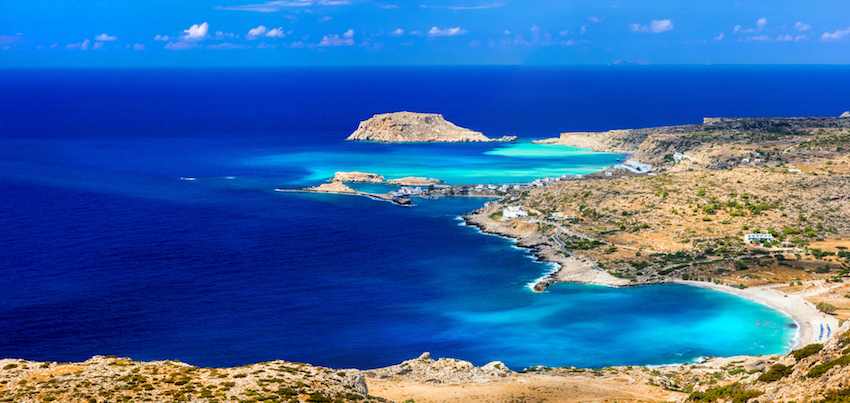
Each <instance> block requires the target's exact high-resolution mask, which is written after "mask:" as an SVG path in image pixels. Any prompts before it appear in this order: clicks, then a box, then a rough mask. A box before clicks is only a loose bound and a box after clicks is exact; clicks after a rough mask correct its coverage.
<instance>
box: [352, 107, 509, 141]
mask: <svg viewBox="0 0 850 403" xmlns="http://www.w3.org/2000/svg"><path fill="white" fill-rule="evenodd" d="M516 139H517V138H516V136H504V137H502V138H500V139H491V138H489V137H487V136H485V135H484V134H482V133H480V132H476V131H473V130H469V129H465V128H463V127H459V126H457V125H455V124H454V123H451V122H449V121H447V120H446V119H445V118H443V115H440V114H437V113H414V112H395V113H383V114H379V115H375V116H373V117H372V118H370V119H368V120H365V121H363V122H360V126H358V127H357V130H355V131H354V133H352V134H351V135H350V136H348V138H347V139H346V140H368V141H379V142H387V143H405V142H444V143H464V142H487V141H514V140H516Z"/></svg>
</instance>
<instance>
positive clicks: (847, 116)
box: [839, 111, 850, 118]
mask: <svg viewBox="0 0 850 403" xmlns="http://www.w3.org/2000/svg"><path fill="white" fill-rule="evenodd" d="M839 118H850V111H846V112H844V113H842V114H841V116H839Z"/></svg>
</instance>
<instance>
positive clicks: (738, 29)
mask: <svg viewBox="0 0 850 403" xmlns="http://www.w3.org/2000/svg"><path fill="white" fill-rule="evenodd" d="M741 28H742V27H741V26H740V25H735V29H733V30H732V33H733V34H734V33H736V32H738V31H740V30H741Z"/></svg>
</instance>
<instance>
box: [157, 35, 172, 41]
mask: <svg viewBox="0 0 850 403" xmlns="http://www.w3.org/2000/svg"><path fill="white" fill-rule="evenodd" d="M171 39H172V38H171V37H170V36H168V35H157V36H155V37H154V38H153V40H155V41H170V40H171Z"/></svg>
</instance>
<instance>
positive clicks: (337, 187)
mask: <svg viewBox="0 0 850 403" xmlns="http://www.w3.org/2000/svg"><path fill="white" fill-rule="evenodd" d="M304 190H307V191H310V192H318V193H357V191H356V190H354V189H352V188H350V187H348V186H346V185H345V184H344V183H342V182H331V183H323V184H321V185H319V186H315V187H310V188H307V189H304Z"/></svg>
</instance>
